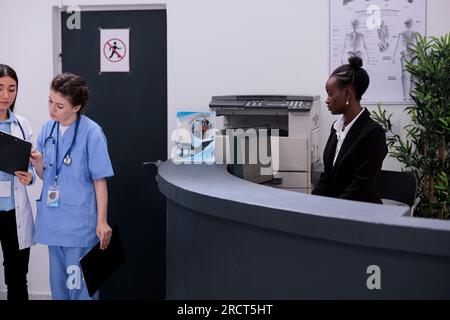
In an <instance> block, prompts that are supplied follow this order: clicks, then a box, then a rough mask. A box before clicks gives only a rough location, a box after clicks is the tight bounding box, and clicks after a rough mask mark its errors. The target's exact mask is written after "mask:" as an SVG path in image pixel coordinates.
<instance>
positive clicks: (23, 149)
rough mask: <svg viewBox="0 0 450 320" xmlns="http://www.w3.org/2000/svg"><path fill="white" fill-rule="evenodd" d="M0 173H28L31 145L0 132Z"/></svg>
mask: <svg viewBox="0 0 450 320" xmlns="http://www.w3.org/2000/svg"><path fill="white" fill-rule="evenodd" d="M0 154H1V155H2V156H1V157H0V171H3V172H6V173H10V174H12V175H14V172H16V171H28V164H29V163H30V155H31V143H30V142H28V141H25V140H22V139H20V138H17V137H15V136H13V135H10V134H8V133H6V132H3V131H0Z"/></svg>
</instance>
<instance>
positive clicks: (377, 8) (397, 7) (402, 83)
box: [330, 0, 427, 104]
mask: <svg viewBox="0 0 450 320" xmlns="http://www.w3.org/2000/svg"><path fill="white" fill-rule="evenodd" d="M426 8H427V2H426V0H395V1H393V0H391V1H388V0H330V72H332V71H333V70H334V69H335V68H337V67H338V66H340V65H341V64H345V63H348V58H349V57H350V56H359V57H361V59H362V60H363V68H364V69H366V71H367V72H368V73H369V77H370V85H369V88H368V89H367V92H366V93H365V94H364V96H363V100H362V102H363V103H366V104H371V103H377V102H381V103H383V104H391V103H393V104H410V103H411V101H412V100H411V98H410V92H411V90H412V89H413V81H412V79H411V76H410V74H409V72H407V71H406V68H405V61H407V60H411V58H413V51H411V50H410V45H414V44H415V41H416V36H417V33H420V34H421V35H425V26H426V20H425V19H426Z"/></svg>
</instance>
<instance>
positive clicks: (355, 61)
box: [348, 56, 363, 69]
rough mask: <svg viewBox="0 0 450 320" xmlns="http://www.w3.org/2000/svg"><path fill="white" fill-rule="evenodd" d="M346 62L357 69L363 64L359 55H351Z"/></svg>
mask: <svg viewBox="0 0 450 320" xmlns="http://www.w3.org/2000/svg"><path fill="white" fill-rule="evenodd" d="M348 64H349V65H350V67H352V68H353V69H358V68H361V67H362V65H363V61H362V59H361V58H360V57H358V56H351V57H350V58H348Z"/></svg>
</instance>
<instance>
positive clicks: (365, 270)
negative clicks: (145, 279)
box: [157, 161, 450, 299]
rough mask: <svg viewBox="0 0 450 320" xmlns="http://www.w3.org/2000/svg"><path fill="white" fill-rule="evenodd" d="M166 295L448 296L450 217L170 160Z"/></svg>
mask: <svg viewBox="0 0 450 320" xmlns="http://www.w3.org/2000/svg"><path fill="white" fill-rule="evenodd" d="M157 179H158V185H159V189H160V191H161V192H162V193H163V194H164V195H165V196H166V198H167V251H166V253H167V275H166V277H167V279H166V280H167V282H166V296H167V299H449V298H450V221H440V220H433V219H424V218H413V217H408V216H407V210H408V208H406V207H403V206H389V205H377V204H369V203H363V202H356V201H347V200H339V199H332V198H325V197H319V196H313V195H308V194H301V193H296V192H290V191H284V190H279V189H276V188H271V187H267V186H262V185H258V184H254V183H251V182H248V181H245V180H242V179H240V178H237V177H235V176H233V175H232V174H230V173H229V172H228V171H227V169H226V166H225V165H206V164H204V165H187V164H184V165H175V164H173V163H172V162H171V161H166V162H164V163H163V164H162V165H161V166H160V167H159V170H158V177H157Z"/></svg>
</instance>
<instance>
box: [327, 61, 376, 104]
mask: <svg viewBox="0 0 450 320" xmlns="http://www.w3.org/2000/svg"><path fill="white" fill-rule="evenodd" d="M362 65H363V62H362V59H361V58H360V57H358V56H352V57H350V58H348V64H343V65H342V66H340V67H338V68H337V69H336V70H334V71H333V73H332V74H331V76H330V78H331V77H335V78H336V80H337V83H338V85H339V87H340V88H342V87H345V86H347V85H350V86H352V87H353V88H354V89H355V93H356V99H357V100H358V101H359V100H361V97H362V95H363V94H364V92H366V90H367V88H368V87H369V81H370V80H369V75H368V74H367V71H366V70H364V69H363V68H362Z"/></svg>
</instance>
